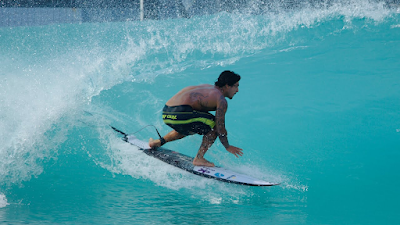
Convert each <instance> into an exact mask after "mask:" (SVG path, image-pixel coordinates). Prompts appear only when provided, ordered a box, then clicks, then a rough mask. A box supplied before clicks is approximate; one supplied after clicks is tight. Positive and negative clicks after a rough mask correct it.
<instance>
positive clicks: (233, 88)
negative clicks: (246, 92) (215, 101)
mask: <svg viewBox="0 0 400 225" xmlns="http://www.w3.org/2000/svg"><path fill="white" fill-rule="evenodd" d="M226 87H227V96H226V97H228V98H229V99H232V98H233V96H234V95H235V94H236V93H238V92H239V81H238V82H236V83H235V84H234V85H232V86H229V85H226Z"/></svg>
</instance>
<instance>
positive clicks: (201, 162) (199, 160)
mask: <svg viewBox="0 0 400 225" xmlns="http://www.w3.org/2000/svg"><path fill="white" fill-rule="evenodd" d="M193 165H195V166H208V167H214V166H215V165H214V163H212V162H210V161H208V160H206V159H205V158H197V157H196V158H194V160H193Z"/></svg>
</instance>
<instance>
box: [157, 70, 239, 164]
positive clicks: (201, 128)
mask: <svg viewBox="0 0 400 225" xmlns="http://www.w3.org/2000/svg"><path fill="white" fill-rule="evenodd" d="M239 80H240V76H239V75H238V74H236V73H234V72H232V71H224V72H222V73H221V74H220V76H219V78H218V80H217V81H216V82H215V85H209V84H202V85H197V86H189V87H186V88H184V89H182V90H181V91H179V92H178V93H177V94H175V95H174V96H173V97H172V98H171V99H169V100H168V101H167V102H166V103H165V106H164V109H163V114H162V117H163V121H164V123H165V124H167V125H168V126H170V127H171V128H172V129H173V130H172V131H171V132H169V133H168V134H167V135H165V136H164V137H162V138H160V139H157V140H153V139H152V138H150V140H149V146H150V147H151V148H155V147H160V146H162V145H164V144H165V143H167V142H170V141H175V140H178V139H181V138H184V137H186V136H188V135H193V134H200V135H204V136H203V141H202V143H201V145H200V149H199V151H198V153H197V155H196V157H195V158H194V160H193V165H195V166H209V167H213V166H214V163H212V162H209V161H208V160H206V159H205V158H204V154H205V153H206V152H207V150H208V149H209V148H210V147H211V145H212V144H213V143H214V141H215V139H216V138H217V137H219V140H220V141H221V143H222V145H223V146H224V147H225V148H226V150H227V151H228V152H230V153H232V154H234V155H235V156H236V157H239V156H242V155H243V152H242V149H241V148H238V147H235V146H232V145H230V144H229V142H228V133H227V131H226V129H225V113H226V111H227V109H228V102H227V101H226V98H229V99H232V98H233V96H234V95H235V94H236V93H237V92H238V91H239ZM210 111H215V116H214V115H212V114H211V113H209V112H210Z"/></svg>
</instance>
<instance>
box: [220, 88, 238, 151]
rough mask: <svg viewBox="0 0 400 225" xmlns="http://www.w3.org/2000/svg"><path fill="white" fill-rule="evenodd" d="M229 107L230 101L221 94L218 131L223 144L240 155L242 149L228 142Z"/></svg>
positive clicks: (228, 149)
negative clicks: (227, 114)
mask: <svg viewBox="0 0 400 225" xmlns="http://www.w3.org/2000/svg"><path fill="white" fill-rule="evenodd" d="M227 109H228V103H227V102H226V99H225V97H224V96H222V95H221V97H220V98H219V99H218V102H217V110H216V112H215V122H216V127H217V133H218V137H219V140H220V141H221V143H222V145H223V146H224V147H225V148H226V150H227V151H228V152H230V153H232V154H234V155H235V156H236V157H239V156H242V155H243V152H242V149H241V148H237V147H235V146H232V145H230V144H229V142H228V132H227V131H226V128H225V114H226V111H227Z"/></svg>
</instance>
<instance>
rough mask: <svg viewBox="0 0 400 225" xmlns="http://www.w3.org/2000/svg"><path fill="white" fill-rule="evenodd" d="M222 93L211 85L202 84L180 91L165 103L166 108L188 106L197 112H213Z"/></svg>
mask: <svg viewBox="0 0 400 225" xmlns="http://www.w3.org/2000/svg"><path fill="white" fill-rule="evenodd" d="M221 96H222V93H221V91H220V90H219V89H217V88H216V87H215V86H213V85H209V84H203V85H198V86H190V87H186V88H184V89H182V90H181V91H179V92H178V93H177V94H175V95H174V96H173V97H172V98H171V99H170V100H168V101H167V103H166V105H167V106H178V105H190V106H191V107H192V108H193V109H194V110H197V111H203V112H208V111H215V110H216V108H217V101H218V99H219V98H221Z"/></svg>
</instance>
